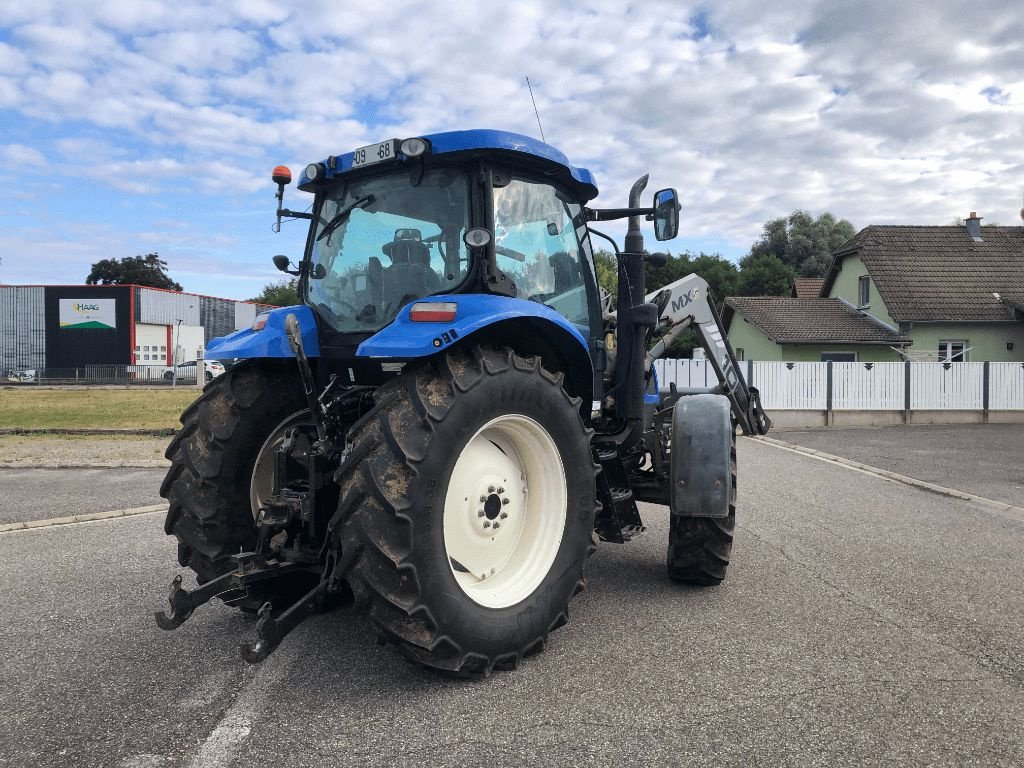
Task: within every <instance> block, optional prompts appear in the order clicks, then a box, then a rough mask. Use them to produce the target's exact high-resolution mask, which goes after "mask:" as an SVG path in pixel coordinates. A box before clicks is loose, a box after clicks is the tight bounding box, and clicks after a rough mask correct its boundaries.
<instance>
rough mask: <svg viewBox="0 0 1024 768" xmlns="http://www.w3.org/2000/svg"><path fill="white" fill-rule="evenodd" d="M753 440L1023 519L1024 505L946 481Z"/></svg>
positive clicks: (778, 442)
mask: <svg viewBox="0 0 1024 768" xmlns="http://www.w3.org/2000/svg"><path fill="white" fill-rule="evenodd" d="M750 439H751V440H754V441H756V442H762V443H767V444H768V445H770V446H772V447H774V448H779V449H781V450H784V451H792V452H793V453H799V454H802V455H804V456H810V457H811V458H813V459H817V460H818V461H824V462H826V463H828V464H836V465H838V466H841V467H846V468H848V469H854V470H857V471H859V472H864V473H866V474H869V475H874V476H875V477H880V478H882V479H883V480H889V481H891V482H894V483H902V484H903V485H909V486H912V487H914V488H920V489H921V490H924V491H930V492H931V493H935V494H938V495H940V496H947V497H949V498H952V499H960V500H962V501H969V502H972V503H974V504H979V505H981V506H984V507H989V508H990V509H994V510H997V511H999V512H1008V513H1010V514H1011V515H1012V516H1013V517H1019V518H1021V519H1024V509H1022V508H1021V507H1017V506H1014V505H1013V504H1007V503H1006V502H1003V501H995V500H994V499H987V498H985V497H984V496H976V495H974V494H973V493H967V491H959V490H957V489H955V488H947V487H945V486H943V485H936V484H935V483H929V482H927V481H926V480H918V479H917V478H916V477H909V476H907V475H901V474H899V473H898V472H890V471H889V470H887V469H880V468H879V467H874V466H871V465H870V464H863V463H861V462H859V461H854V460H853V459H846V458H843V457H842V456H836V455H835V454H832V453H825V452H824V451H819V450H816V449H814V448H805V447H804V446H802V445H796V444H795V443H787V442H786V441H785V440H776V439H775V438H772V437H766V436H764V435H760V436H759V437H751V438H750Z"/></svg>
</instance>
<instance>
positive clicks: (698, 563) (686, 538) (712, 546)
mask: <svg viewBox="0 0 1024 768" xmlns="http://www.w3.org/2000/svg"><path fill="white" fill-rule="evenodd" d="M729 463H730V470H731V473H730V474H731V482H732V487H731V488H730V493H729V514H728V516H726V517H682V516H678V515H670V517H669V533H668V575H669V577H670V578H672V579H673V580H675V581H681V582H684V583H686V584H695V585H697V586H704V587H710V586H715V585H716V584H720V583H721V582H722V581H723V580H724V579H725V573H726V571H727V570H728V568H729V557H730V555H731V553H732V537H733V531H735V529H736V434H735V432H734V433H733V435H732V450H731V451H730V454H729Z"/></svg>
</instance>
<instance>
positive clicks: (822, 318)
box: [725, 296, 911, 345]
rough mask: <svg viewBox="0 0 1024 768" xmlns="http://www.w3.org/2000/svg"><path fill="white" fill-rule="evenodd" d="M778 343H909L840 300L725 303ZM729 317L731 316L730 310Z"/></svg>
mask: <svg viewBox="0 0 1024 768" xmlns="http://www.w3.org/2000/svg"><path fill="white" fill-rule="evenodd" d="M725 304H726V308H727V310H728V308H730V307H731V308H732V310H733V311H736V312H739V313H741V314H742V315H743V317H744V318H745V319H746V320H747V322H749V323H751V324H752V325H753V326H754V327H755V328H757V329H758V330H759V331H761V332H762V333H763V334H764V335H765V336H767V337H768V338H769V339H771V340H772V341H774V342H776V343H777V344H815V343H824V342H828V343H833V344H835V343H848V344H896V345H901V344H909V343H910V341H911V340H910V338H909V337H907V336H903V335H901V334H899V333H897V332H896V331H894V330H892V329H891V328H889V327H888V326H887V325H884V324H883V323H881V322H879V321H878V320H875V319H874V318H872V317H870V316H868V315H866V314H865V313H863V312H858V311H857V310H856V309H854V308H853V307H851V306H850V305H849V304H847V303H846V302H844V301H842V300H841V299H829V298H824V299H823V298H816V299H798V298H793V297H789V296H745V297H741V298H729V299H726V300H725ZM726 314H727V320H726V322H727V323H728V322H729V320H728V316H729V315H731V313H729V312H728V311H727V313H726Z"/></svg>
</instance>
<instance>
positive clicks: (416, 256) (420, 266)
mask: <svg viewBox="0 0 1024 768" xmlns="http://www.w3.org/2000/svg"><path fill="white" fill-rule="evenodd" d="M381 250H382V251H383V252H384V255H385V256H388V257H389V258H390V259H391V266H389V267H385V269H384V273H383V275H382V278H383V289H384V291H383V293H384V296H383V298H384V303H385V306H387V307H397V306H399V305H401V304H404V303H405V302H406V301H410V300H412V299H418V298H420V297H421V296H429V295H430V294H432V293H436V292H437V291H439V290H441V278H439V277H438V276H437V273H436V272H435V271H434V270H432V269H431V268H430V248H428V247H427V246H426V245H425V244H424V243H422V242H420V241H419V240H412V239H408V240H406V239H403V240H397V239H396V240H392V241H391V242H390V243H385V244H384V245H383V246H382V247H381Z"/></svg>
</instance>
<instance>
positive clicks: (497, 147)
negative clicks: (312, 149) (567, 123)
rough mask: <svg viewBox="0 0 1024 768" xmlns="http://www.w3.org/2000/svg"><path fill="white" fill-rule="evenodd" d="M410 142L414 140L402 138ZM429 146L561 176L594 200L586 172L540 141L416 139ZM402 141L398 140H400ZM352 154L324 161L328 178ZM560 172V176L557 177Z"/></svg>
mask: <svg viewBox="0 0 1024 768" xmlns="http://www.w3.org/2000/svg"><path fill="white" fill-rule="evenodd" d="M405 138H413V137H405ZM415 138H422V139H426V140H427V141H429V142H430V151H429V153H430V155H435V156H436V155H442V154H453V155H454V154H465V155H467V156H478V157H500V156H502V155H505V156H506V157H507V158H508V161H509V162H510V163H511V164H513V165H515V164H516V162H517V161H518V162H519V163H520V164H522V165H533V166H535V167H538V166H539V167H542V168H544V167H546V168H547V170H549V171H555V172H556V176H561V178H562V181H564V182H566V183H568V184H569V185H570V186H572V187H574V188H575V189H576V191H577V192H578V193H579V195H580V197H581V198H582V201H583V202H587V201H589V200H592V199H593V198H595V197H597V194H598V190H597V182H596V181H595V180H594V176H593V174H592V173H591V172H590V171H588V170H587V169H586V168H579V167H577V166H575V165H572V164H571V163H570V162H569V158H567V157H566V156H565V155H564V154H563V153H562V152H560V151H559V150H557V149H555V148H554V147H552V146H551V145H550V144H545V143H544V142H542V141H538V140H537V139H534V138H531V137H529V136H523V135H522V134H519V133H511V132H509V131H497V130H491V129H482V128H477V129H473V130H467V131H446V132H444V133H432V134H426V135H421V136H417V137H415ZM400 141H401V140H400ZM353 154H354V152H346V153H345V154H343V155H337V156H334V157H330V158H328V159H327V160H325V161H324V165H325V166H326V168H327V174H326V175H327V178H332V177H334V176H338V175H340V174H343V173H346V172H348V171H351V170H352V157H353ZM559 172H560V173H559ZM308 181H309V180H308V179H307V177H306V174H305V171H303V173H302V174H301V176H300V177H299V187H300V188H302V187H303V185H305V184H307V183H308Z"/></svg>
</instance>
